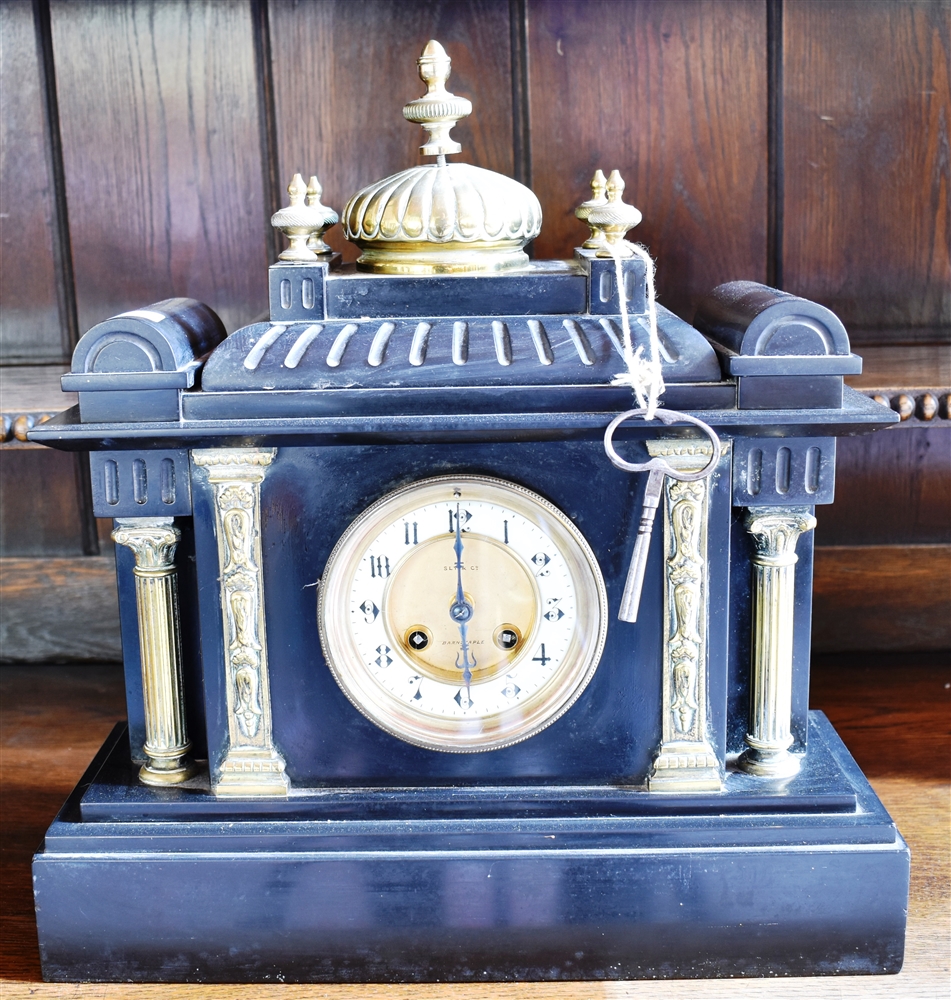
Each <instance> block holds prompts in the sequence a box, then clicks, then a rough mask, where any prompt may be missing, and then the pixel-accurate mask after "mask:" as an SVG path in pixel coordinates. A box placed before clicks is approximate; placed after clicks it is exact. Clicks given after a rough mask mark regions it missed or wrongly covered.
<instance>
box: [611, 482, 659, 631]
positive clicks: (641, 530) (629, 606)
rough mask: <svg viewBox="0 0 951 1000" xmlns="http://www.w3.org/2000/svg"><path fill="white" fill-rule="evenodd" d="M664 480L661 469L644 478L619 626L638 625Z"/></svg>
mask: <svg viewBox="0 0 951 1000" xmlns="http://www.w3.org/2000/svg"><path fill="white" fill-rule="evenodd" d="M666 478H667V475H666V473H664V472H663V471H662V470H660V469H651V470H650V474H649V475H648V477H647V488H646V489H645V491H644V502H643V504H642V505H641V520H640V523H639V524H638V526H637V538H636V539H635V541H634V551H633V553H632V554H631V565H630V566H629V567H628V570H627V580H626V581H625V582H624V593H623V594H622V595H621V608H620V610H619V611H618V615H617V616H618V618H619V619H620V620H621V621H622V622H636V621H637V611H638V608H639V607H640V604H641V590H642V589H643V587H644V571H645V570H646V569H647V553H648V552H649V551H650V545H651V532H652V531H653V530H654V515H655V514H656V513H657V508H658V507H659V506H660V498H661V497H662V496H663V494H664V480H665V479H666Z"/></svg>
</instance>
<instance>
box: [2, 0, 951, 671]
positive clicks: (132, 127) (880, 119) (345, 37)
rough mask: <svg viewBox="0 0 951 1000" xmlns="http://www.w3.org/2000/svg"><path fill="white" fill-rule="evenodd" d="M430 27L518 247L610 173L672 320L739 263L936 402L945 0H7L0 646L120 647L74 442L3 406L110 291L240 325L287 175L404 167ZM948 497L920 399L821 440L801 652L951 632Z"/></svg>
mask: <svg viewBox="0 0 951 1000" xmlns="http://www.w3.org/2000/svg"><path fill="white" fill-rule="evenodd" d="M429 38H438V39H439V40H440V41H441V42H442V43H443V44H444V45H445V46H446V48H447V49H448V51H449V53H450V55H451V56H452V59H453V75H452V79H451V81H450V89H452V90H453V91H454V92H456V93H459V94H463V95H465V96H467V97H469V98H470V99H471V100H472V102H473V105H474V113H473V115H472V117H471V118H470V119H468V120H467V121H465V122H463V123H462V124H460V125H459V126H458V127H457V129H456V132H455V134H456V135H457V137H458V138H459V139H460V141H461V142H462V143H463V146H464V150H463V153H462V154H461V158H462V159H464V160H468V161H471V162H474V163H478V164H480V165H481V166H485V167H488V168H491V169H494V170H499V171H502V172H504V173H508V174H511V175H513V176H515V177H517V178H518V179H520V180H522V181H524V182H525V183H528V184H529V185H530V186H531V187H532V188H533V189H534V191H535V192H536V193H537V195H538V197H539V199H540V201H541V204H542V208H543V211H544V225H543V229H542V233H541V235H540V236H539V238H538V239H537V240H536V241H535V246H534V252H535V254H536V256H538V257H567V256H570V255H571V253H572V248H573V247H574V246H575V245H577V244H578V243H579V242H580V241H581V239H582V237H583V235H584V231H583V228H582V227H581V226H580V224H579V223H578V222H577V220H576V219H575V218H574V215H573V210H574V208H575V206H576V205H577V204H578V203H579V202H580V201H581V200H583V199H584V198H585V197H586V196H587V191H588V187H587V185H588V182H589V180H590V177H591V174H592V173H593V171H594V169H595V168H596V167H601V168H603V169H604V170H605V171H609V170H611V169H612V168H618V169H619V170H621V172H622V174H623V175H624V178H625V180H626V181H627V190H626V198H627V200H628V201H630V202H632V203H633V204H635V205H637V206H638V207H639V208H640V209H641V211H642V212H643V213H644V221H643V223H642V224H641V226H640V227H639V228H638V229H637V230H635V231H634V233H633V236H634V237H636V238H637V239H639V240H640V241H641V242H643V243H645V244H646V245H647V246H648V247H649V248H650V250H651V252H652V254H653V255H654V256H655V258H656V260H657V265H658V276H659V295H660V299H661V301H662V302H663V303H664V304H665V305H667V306H669V307H670V308H672V309H673V310H674V311H675V312H677V313H679V314H680V315H682V316H683V317H684V318H686V319H687V320H690V319H691V318H692V315H693V309H694V306H695V303H696V302H697V300H698V298H699V297H700V296H702V295H704V294H705V293H706V292H708V291H709V290H710V289H711V288H712V287H714V286H715V285H716V284H718V283H720V282H722V281H726V280H730V279H733V278H752V279H755V280H759V281H767V282H770V283H773V284H776V285H777V286H779V287H783V288H786V289H788V290H789V291H792V292H795V293H799V294H802V295H805V296H808V297H810V298H813V299H816V300H817V301H820V302H822V303H824V304H826V305H828V306H830V307H831V308H832V309H834V310H835V311H836V312H837V313H838V314H839V316H840V317H841V318H842V319H843V321H844V322H845V324H846V326H847V327H848V329H849V331H850V335H851V337H852V340H853V343H854V344H855V345H856V346H857V347H858V349H859V350H860V352H862V353H864V354H865V355H866V358H867V362H868V364H869V365H870V366H871V369H872V370H871V372H870V373H869V374H868V375H866V376H863V378H865V380H866V381H865V382H864V384H865V385H873V386H883V387H889V388H890V389H891V390H892V391H893V392H895V393H897V392H898V391H899V390H900V389H901V388H902V387H903V386H911V387H916V386H917V387H922V386H924V387H929V386H930V387H932V388H941V387H945V391H947V388H946V387H948V386H949V385H951V372H949V370H948V369H949V362H948V347H947V345H948V343H949V342H951V208H949V194H951V136H949V120H951V83H949V79H951V4H949V3H948V2H946V0H904V2H882V0H835V2H824V0H587V2H583V0H400V2H393V0H300V2H298V0H192V2H186V0H175V2H161V0H157V2H146V0H139V2H122V0H109V2H96V0H87V2H83V3H77V2H67V0H34V2H30V0H2V2H0V47H2V53H0V55H2V59H0V96H2V115H0V143H2V147H0V148H2V162H0V240H2V257H0V363H2V366H3V367H2V369H0V375H2V376H3V382H2V392H3V396H4V400H3V410H4V417H5V420H7V422H8V423H11V427H10V428H9V429H7V428H6V427H5V438H6V437H9V438H10V443H9V444H6V445H5V446H4V447H3V448H0V474H2V477H3V490H2V492H0V527H2V531H0V555H2V557H3V558H2V561H0V571H2V573H3V605H4V607H3V617H4V623H5V624H4V631H3V633H2V642H3V648H2V649H0V655H2V656H3V657H5V658H7V659H36V660H40V659H50V658H54V659H70V658H80V659H82V658H88V659H102V658H104V657H105V658H109V657H110V656H116V655H118V645H117V642H118V640H117V634H118V633H117V627H116V619H115V611H114V607H110V606H109V601H110V600H113V601H114V598H110V597H109V594H110V591H109V586H110V584H109V577H110V573H111V570H110V566H109V550H108V546H109V542H108V525H105V526H104V525H97V524H96V523H95V520H94V519H93V517H92V514H91V510H90V507H89V501H88V483H87V481H86V480H87V474H86V472H85V466H84V463H83V460H82V458H77V457H74V456H70V455H65V454H55V453H53V452H48V451H45V450H39V449H36V448H32V447H30V446H28V445H26V444H23V443H21V442H18V441H17V437H16V435H15V434H14V430H15V428H14V427H13V426H12V421H13V420H14V419H15V418H16V416H17V414H18V413H20V414H21V415H25V414H27V413H32V414H37V413H41V412H54V411H55V410H56V409H58V408H60V405H61V404H59V403H58V399H57V398H56V394H55V393H54V394H51V393H50V390H49V386H50V384H51V383H53V384H55V380H56V377H57V376H58V373H59V372H60V371H61V370H62V368H63V366H64V365H65V364H67V363H68V359H69V355H70V352H71V349H72V346H73V345H74V344H75V342H76V340H77V339H78V337H79V335H81V333H82V332H84V331H85V330H86V329H88V328H89V327H90V326H92V325H93V324H95V323H97V322H99V321H101V320H103V319H105V318H107V317H109V316H111V315H114V314H115V313H117V312H120V311H123V310H125V309H129V308H135V307H141V306H143V305H145V304H147V303H150V302H154V301H157V300H159V299H162V298H165V297H168V296H171V295H189V296H193V297H195V298H198V299H200V300H202V301H204V302H207V303H208V304H209V305H211V306H212V307H213V308H214V309H215V310H216V311H217V312H218V313H219V315H221V317H222V319H223V320H224V322H225V325H226V326H227V327H228V329H229V330H232V329H235V328H236V327H238V326H240V325H242V324H244V323H247V322H249V321H251V320H253V319H255V318H256V317H259V316H261V315H262V314H263V313H264V312H265V311H266V307H267V302H266V275H265V269H266V267H267V265H268V263H269V262H271V261H272V260H273V259H274V257H275V255H276V247H277V245H278V244H277V240H276V238H275V234H274V233H273V232H272V230H271V228H270V226H269V221H268V220H269V217H270V214H271V213H272V212H273V211H275V210H276V208H278V207H279V205H280V204H282V203H283V201H284V198H285V195H284V187H285V185H286V184H287V181H288V180H289V179H290V175H291V174H292V173H293V172H294V171H295V170H301V171H303V172H304V173H305V176H306V175H307V174H308V173H311V172H315V173H317V174H318V176H319V177H320V179H321V181H322V183H323V185H324V199H323V200H324V202H325V203H327V204H329V205H331V206H333V207H334V208H336V209H337V210H338V211H339V210H340V209H341V208H342V206H343V204H344V202H345V201H346V199H347V198H348V197H349V196H350V195H351V194H352V193H353V192H354V191H355V190H357V189H358V188H359V187H361V186H362V185H364V184H367V183H369V182H370V181H373V180H375V179H378V178H380V177H383V176H385V175H386V174H389V173H392V172H395V171H397V170H400V169H403V168H404V167H406V166H408V165H410V164H412V163H415V162H417V158H418V153H417V148H418V145H419V141H420V139H419V135H418V130H417V129H416V128H415V127H413V126H410V125H408V124H407V123H406V122H405V121H404V120H403V118H402V115H401V113H400V112H401V108H402V105H403V104H404V103H405V102H406V101H407V100H408V99H410V98H412V97H415V96H418V94H419V93H420V90H421V84H420V83H419V80H418V78H417V76H416V65H415V58H416V56H417V55H418V53H419V50H420V49H421V48H422V45H423V44H424V43H425V42H426V40H427V39H429ZM329 239H330V242H331V243H332V244H333V245H334V246H335V247H336V248H337V249H340V250H342V251H343V252H344V254H345V256H346V257H347V258H348V259H352V258H353V256H354V253H353V249H352V248H351V247H350V246H349V245H347V244H346V243H345V242H344V241H343V239H342V235H341V233H340V230H339V227H337V228H336V229H335V230H333V231H332V232H331V234H330V236H329ZM895 398H897V396H896V397H895ZM946 405H947V404H945V407H946ZM30 419H33V418H32V417H31V418H30ZM21 436H22V435H21ZM949 512H951V421H949V420H948V419H947V409H946V408H945V409H943V410H942V411H941V413H940V414H939V415H938V416H937V417H936V418H934V419H933V420H932V421H931V422H926V421H920V420H915V419H914V418H912V419H911V420H910V421H908V422H907V423H906V424H903V425H902V426H901V427H900V428H898V429H896V430H894V431H888V432H883V433H881V434H879V435H875V436H873V437H871V438H869V439H867V440H866V439H856V440H848V441H844V442H842V443H841V446H840V460H839V499H838V501H837V503H836V505H835V506H834V507H832V508H820V510H819V521H820V527H819V529H818V531H817V543H818V544H819V545H820V546H822V549H821V551H820V554H819V557H818V558H817V605H816V641H817V645H818V646H819V647H820V648H826V649H865V648H875V647H878V648H893V649H936V648H945V647H947V646H949V645H951V583H949V576H951V574H949V566H951V547H949V544H951V513H949ZM97 595H98V596H97ZM97 602H98V603H97Z"/></svg>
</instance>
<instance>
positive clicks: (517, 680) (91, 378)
mask: <svg viewBox="0 0 951 1000" xmlns="http://www.w3.org/2000/svg"><path fill="white" fill-rule="evenodd" d="M418 62H419V69H420V76H421V77H422V79H423V80H424V82H425V83H426V85H427V88H428V89H427V93H426V94H425V95H424V96H423V97H421V98H419V99H418V100H415V101H411V102H410V103H409V104H407V105H406V108H405V109H404V115H405V116H406V118H407V119H408V120H410V121H411V122H417V123H419V124H421V125H422V126H423V127H424V128H425V129H426V131H427V133H428V139H427V141H426V142H425V143H424V144H423V146H422V152H423V154H424V156H425V157H430V158H434V159H433V160H430V161H427V162H425V163H423V164H421V165H419V166H415V167H412V168H410V169H408V170H405V171H403V172H401V173H398V174H396V175H395V176H392V177H388V178H386V179H384V180H381V181H379V182H377V183H374V184H371V185H370V186H368V187H366V188H364V189H363V190H361V191H359V192H357V193H356V194H355V195H354V196H353V197H352V198H351V199H350V201H349V202H348V203H347V205H346V206H345V207H344V209H343V211H342V213H341V216H340V221H341V222H342V225H343V228H344V233H345V235H346V236H347V238H348V239H349V240H352V241H353V242H354V243H355V244H356V245H357V246H358V247H359V248H360V252H361V255H360V257H359V259H358V260H357V261H356V264H355V265H343V264H342V263H341V261H340V257H339V255H335V254H333V253H332V252H331V251H330V250H329V248H328V247H327V245H326V244H325V243H324V242H323V239H322V236H323V233H324V232H325V231H326V230H327V228H329V227H330V226H332V225H334V224H336V223H337V221H338V217H337V214H336V213H335V212H334V211H332V210H331V209H329V208H327V207H326V206H324V205H322V204H321V202H320V196H321V189H320V185H319V184H318V182H317V179H316V177H313V178H311V180H310V182H309V183H305V182H304V180H303V178H302V177H301V176H300V175H296V176H295V178H294V180H293V181H292V182H291V185H290V187H289V193H290V205H289V206H287V207H286V208H283V209H281V211H279V212H277V213H276V214H275V216H274V218H273V220H272V221H273V224H274V225H275V226H277V227H278V228H280V229H281V230H282V231H283V232H284V233H285V234H286V235H287V237H288V241H289V245H288V247H287V249H286V250H285V251H284V252H283V253H282V254H281V258H280V260H278V262H277V263H276V264H274V265H273V266H271V268H270V269H269V272H268V288H269V298H270V318H269V319H268V320H267V321H265V322H257V323H252V324H251V325H249V326H246V327H243V328H242V329H239V330H235V331H234V332H232V333H231V334H230V335H227V336H226V335H225V331H224V329H223V327H222V324H221V322H220V321H219V319H218V317H217V316H216V315H215V314H214V312H212V310H211V309H209V308H208V307H207V306H205V305H202V304H201V303H198V302H195V301H193V300H190V299H169V300H165V301H162V302H157V303H154V304H152V305H149V306H147V307H146V308H142V309H137V310H134V311H132V312H128V313H124V314H123V315H121V316H116V317H115V318H113V319H110V320H108V321H106V322H104V323H101V324H99V325H98V326H96V327H94V328H93V329H91V330H90V331H89V332H88V333H86V334H85V336H84V337H83V338H82V339H81V341H80V342H79V344H78V346H77V347H76V350H75V353H74V355H73V362H72V371H71V372H70V373H69V374H68V375H65V376H64V377H63V386H64V388H65V389H68V390H71V391H76V392H78V395H79V404H78V407H76V408H74V409H73V410H69V411H67V412H65V413H63V414H61V415H60V416H58V417H57V418H54V419H53V420H50V421H48V422H47V423H44V424H43V425H42V426H40V427H37V428H35V429H34V430H33V432H32V435H31V436H32V438H33V439H34V440H36V441H42V442H43V443H45V444H48V445H51V446H53V447H57V448H63V449H74V450H81V451H88V452H89V462H90V470H91V481H92V487H93V500H94V505H95V512H96V514H97V515H98V516H101V517H110V518H113V519H114V524H115V530H114V533H113V537H114V538H115V541H116V565H117V573H118V582H119V604H120V617H121V625H122V638H123V656H124V661H125V676H126V685H127V690H128V721H127V723H122V724H121V725H119V726H117V728H116V729H115V731H114V732H113V734H112V735H111V736H110V738H109V739H108V741H107V742H106V744H105V745H104V746H103V748H102V750H101V751H100V753H99V754H98V756H97V757H96V759H95V760H94V761H93V763H92V764H91V765H90V768H89V770H88V772H87V774H86V775H85V777H84V778H83V780H82V781H81V782H80V784H79V786H78V787H77V789H76V790H75V792H74V793H73V794H72V795H71V796H70V798H69V800H68V801H67V803H66V805H65V806H64V807H63V810H62V811H61V813H60V814H59V815H58V816H57V818H56V819H55V821H54V822H53V824H52V826H51V827H50V829H49V831H48V833H47V835H46V838H45V840H44V843H43V845H42V847H41V848H40V849H39V851H38V853H37V854H36V856H35V859H34V885H35V893H36V906H37V924H38V929H39V941H40V951H41V956H42V962H43V971H44V975H45V976H46V977H47V978H48V979H53V980H63V979H65V980H74V979H75V980H89V979H96V980H129V979H138V980H159V981H161V980H178V979H181V980H198V981H216V980H219V981H227V982H237V981H261V982H264V981H272V980H279V981H284V982H290V981H326V982H333V981H363V982H373V981H409V980H421V981H424V980H433V981H479V980H533V979H586V978H587V979H603V978H606V979H623V978H643V977H661V976H676V977H684V976H727V975H763V976H765V975H770V976H772V975H805V974H823V973H850V974H852V973H876V972H894V971H897V970H898V968H899V967H900V964H901V959H902V950H903V941H904V922H905V906H906V903H907V892H908V864H909V860H908V851H907V848H906V847H905V844H904V842H903V841H902V839H901V837H900V835H899V834H898V832H897V830H896V829H895V826H894V824H893V823H892V821H891V819H890V818H889V816H888V814H887V813H886V812H885V810H884V809H883V807H882V805H881V803H880V802H879V801H878V799H877V798H876V797H875V795H874V793H873V792H872V789H871V788H870V787H869V785H868V783H867V782H866V780H865V779H864V777H863V776H862V774H861V773H860V772H859V770H858V768H857V767H856V766H855V764H854V762H853V761H852V759H851V758H850V757H849V755H848V752H847V751H846V749H845V748H844V746H843V745H842V743H841V742H840V741H839V739H838V737H837V736H836V734H835V732H834V731H833V729H832V728H831V726H830V725H829V723H828V721H827V720H826V719H825V718H824V717H823V716H822V715H821V714H820V713H813V712H809V711H808V707H807V696H808V668H809V632H810V609H811V566H812V540H811V539H812V535H811V529H812V527H813V526H814V524H815V509H816V507H817V505H821V504H826V503H830V502H831V501H832V499H833V480H834V469H835V445H836V439H837V437H839V436H841V435H848V434H858V433H864V432H867V431H873V430H876V429H878V428H881V427H885V426H887V425H888V424H890V423H892V422H893V421H895V420H897V419H898V418H897V415H895V414H894V413H892V412H891V411H890V410H888V409H887V408H886V407H883V406H880V405H878V404H877V403H875V402H873V401H872V400H869V399H866V398H865V397H863V396H861V395H859V394H858V393H855V392H853V391H851V390H850V389H849V388H848V387H846V386H844V384H843V376H844V375H846V374H849V373H854V372H858V371H859V370H860V367H861V361H860V359H859V358H857V357H856V356H855V355H854V354H852V353H851V351H850V348H849V341H848V336H847V334H846V331H845V329H844V328H843V326H842V324H841V323H840V322H839V320H838V319H837V318H836V316H835V315H834V314H832V313H831V312H829V310H827V309H825V308H823V307H822V306H820V305H817V304H815V303H812V302H808V301H806V300H804V299H801V298H797V297H795V296H792V295H789V294H786V293H784V292H781V291H777V290H775V289H771V288H767V287H765V286H763V285H760V284H756V283H753V282H747V281H736V282H731V283H729V284H725V285H721V286H720V287H718V288H716V289H714V290H713V292H711V294H710V295H709V296H708V297H707V298H706V299H705V300H703V302H702V303H701V305H700V308H699V310H698V312H697V314H696V316H695V317H694V319H693V324H692V325H691V324H689V323H687V322H685V321H684V320H682V319H680V318H679V317H677V316H675V315H674V314H673V313H671V312H669V311H667V310H665V309H664V308H663V307H661V306H660V305H658V304H656V303H655V301H654V296H653V265H652V263H651V262H650V259H649V258H648V257H647V256H646V254H645V253H644V252H643V251H642V250H640V248H637V247H635V246H634V245H633V244H631V243H628V242H627V241H626V239H625V234H626V233H627V232H628V230H629V229H630V228H631V227H633V226H634V225H636V224H637V222H638V221H639V219H640V213H639V212H638V211H637V210H636V209H635V208H633V207H632V206H630V205H628V204H627V203H625V202H624V200H623V181H622V179H621V177H620V174H619V173H618V172H617V171H614V172H612V173H611V174H610V176H609V177H607V178H606V177H605V175H604V174H603V173H601V171H598V172H597V174H595V177H594V180H593V181H592V193H591V197H590V198H588V199H587V200H586V201H584V203H583V204H582V205H581V206H580V207H579V208H578V209H577V212H576V214H577V215H578V217H579V219H581V220H582V221H583V222H584V223H585V224H586V225H587V227H588V229H589V235H588V239H586V240H585V242H584V244H583V246H581V247H579V249H578V250H577V251H576V252H575V255H574V258H573V259H572V260H567V261H541V260H533V259H530V258H529V256H528V255H527V253H526V251H525V247H526V245H527V244H528V243H529V242H530V241H531V240H532V239H533V238H534V237H535V236H537V235H538V232H539V230H540V227H541V209H540V206H539V203H538V201H537V199H536V198H535V196H534V194H533V193H532V192H531V191H530V190H529V189H528V188H527V187H525V186H524V185H522V184H519V183H517V182H516V181H514V180H512V179H510V178H507V177H503V176H500V175H499V174H495V173H492V172H490V171H487V170H482V169H480V168H478V167H474V166H470V165H467V164H463V163H458V162H453V161H452V160H451V157H452V155H453V154H454V153H456V152H458V150H459V146H458V144H457V143H456V142H455V141H454V140H453V138H452V136H451V134H450V130H451V128H452V126H453V124H454V123H455V122H456V121H457V120H458V119H459V118H461V117H463V116H464V115H466V114H468V113H469V112H470V110H471V106H470V104H469V102H468V101H467V100H465V99H463V98H460V97H457V96H455V95H454V94H452V93H450V92H449V91H448V90H447V89H446V84H447V79H448V76H449V59H448V56H447V55H446V53H445V51H444V50H443V49H442V47H441V46H440V45H439V44H438V43H436V42H430V43H429V44H428V45H427V46H426V48H425V49H424V51H423V54H422V56H421V57H420V59H419V61H418ZM632 388H633V390H634V392H633V393H632ZM635 402H636V403H637V405H635ZM655 515H656V516H655ZM655 520H656V528H654V521H655ZM652 528H653V531H652ZM652 535H653V537H652Z"/></svg>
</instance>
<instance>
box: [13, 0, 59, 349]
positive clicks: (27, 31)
mask: <svg viewBox="0 0 951 1000" xmlns="http://www.w3.org/2000/svg"><path fill="white" fill-rule="evenodd" d="M45 122H46V112H45V109H44V97H43V87H42V68H41V66H40V57H39V52H38V50H37V41H36V31H35V28H34V24H33V5H32V4H31V3H29V2H28V0H16V2H10V3H3V4H0V302H2V303H3V308H2V309H0V363H3V364H11V363H13V364H22V363H25V362H32V363H34V364H37V363H39V364H42V363H43V362H51V361H54V362H55V361H62V360H63V359H64V358H65V356H66V353H67V350H68V348H67V345H66V343H65V341H64V334H63V329H64V326H65V324H64V323H63V322H62V321H61V317H60V313H59V303H58V298H57V290H56V271H55V265H54V258H53V237H52V232H53V213H54V199H53V184H52V178H51V176H50V168H49V159H48V156H47V146H46V127H45Z"/></svg>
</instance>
